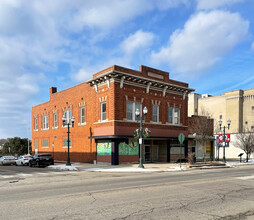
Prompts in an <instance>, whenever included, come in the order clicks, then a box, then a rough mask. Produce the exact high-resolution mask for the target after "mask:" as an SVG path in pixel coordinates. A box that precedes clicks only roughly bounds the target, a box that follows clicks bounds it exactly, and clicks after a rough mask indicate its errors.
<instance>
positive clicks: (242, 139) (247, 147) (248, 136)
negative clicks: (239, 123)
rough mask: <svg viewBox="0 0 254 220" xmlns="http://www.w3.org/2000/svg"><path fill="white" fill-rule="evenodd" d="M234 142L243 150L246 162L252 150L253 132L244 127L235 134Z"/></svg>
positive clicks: (253, 146) (253, 142) (253, 149)
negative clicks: (242, 130)
mask: <svg viewBox="0 0 254 220" xmlns="http://www.w3.org/2000/svg"><path fill="white" fill-rule="evenodd" d="M234 144H235V146H236V147H237V148H240V149H242V150H243V151H244V152H245V154H246V162H248V161H249V158H250V155H251V154H252V153H253V152H254V132H253V131H250V130H249V129H245V130H244V132H242V133H239V134H236V140H235V142H234Z"/></svg>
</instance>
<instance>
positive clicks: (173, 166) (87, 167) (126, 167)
mask: <svg viewBox="0 0 254 220" xmlns="http://www.w3.org/2000/svg"><path fill="white" fill-rule="evenodd" d="M196 164H199V165H198V166H194V167H192V168H190V164H188V163H182V164H181V166H180V164H179V163H145V164H144V167H145V168H138V165H139V164H120V165H117V166H113V165H110V164H92V163H72V164H71V166H66V165H65V163H55V165H53V166H49V167H48V168H49V169H58V170H70V171H87V172H110V173H111V172H137V173H139V172H175V171H186V170H192V169H218V168H230V167H238V166H246V165H254V160H251V161H249V162H248V163H239V162H236V161H229V162H227V163H226V164H223V163H221V164H220V166H218V165H212V164H208V163H207V164H204V163H196ZM217 164H218V162H217Z"/></svg>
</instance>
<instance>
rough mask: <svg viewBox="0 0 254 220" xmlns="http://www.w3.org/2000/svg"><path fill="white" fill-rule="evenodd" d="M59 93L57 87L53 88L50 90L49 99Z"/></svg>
mask: <svg viewBox="0 0 254 220" xmlns="http://www.w3.org/2000/svg"><path fill="white" fill-rule="evenodd" d="M54 93H57V88H56V87H51V88H50V89H49V97H50V98H51V96H52V94H54Z"/></svg>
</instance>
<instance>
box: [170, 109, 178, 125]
mask: <svg viewBox="0 0 254 220" xmlns="http://www.w3.org/2000/svg"><path fill="white" fill-rule="evenodd" d="M168 123H169V124H174V125H179V124H180V109H179V108H168Z"/></svg>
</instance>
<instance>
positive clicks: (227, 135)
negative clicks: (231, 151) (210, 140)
mask: <svg viewBox="0 0 254 220" xmlns="http://www.w3.org/2000/svg"><path fill="white" fill-rule="evenodd" d="M218 138H219V143H222V142H223V134H219V135H218ZM225 141H226V142H230V134H225Z"/></svg>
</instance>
